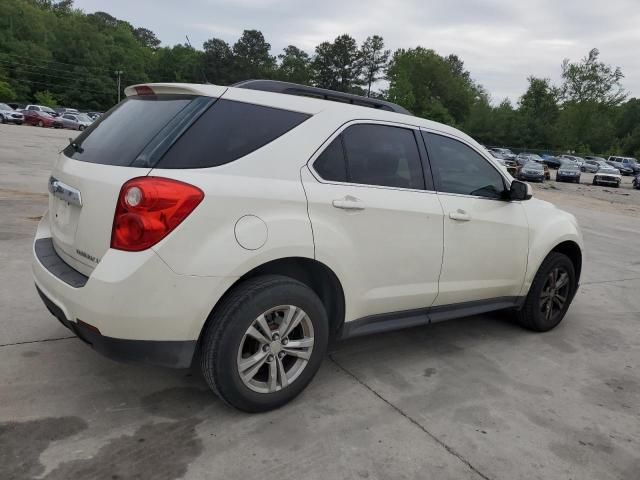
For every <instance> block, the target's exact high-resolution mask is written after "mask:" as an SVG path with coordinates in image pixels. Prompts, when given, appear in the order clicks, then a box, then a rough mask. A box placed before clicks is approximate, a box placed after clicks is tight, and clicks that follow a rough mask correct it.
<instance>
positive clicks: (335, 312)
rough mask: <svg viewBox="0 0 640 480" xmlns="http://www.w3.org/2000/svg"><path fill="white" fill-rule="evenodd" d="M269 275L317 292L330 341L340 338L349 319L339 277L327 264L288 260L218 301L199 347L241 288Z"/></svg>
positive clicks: (262, 268)
mask: <svg viewBox="0 0 640 480" xmlns="http://www.w3.org/2000/svg"><path fill="white" fill-rule="evenodd" d="M265 275H280V276H284V277H289V278H293V279H294V280H297V281H299V282H301V283H303V284H304V285H306V286H308V287H309V288H310V289H311V290H313V291H314V292H315V293H316V295H318V297H319V298H320V300H321V301H322V304H323V305H324V308H325V310H326V312H327V318H328V319H329V329H330V330H329V335H330V337H329V338H330V341H331V340H333V339H334V338H336V337H337V336H338V333H339V331H340V329H341V328H342V325H343V323H344V318H345V298H344V290H343V288H342V284H341V283H340V280H339V279H338V277H337V275H336V274H335V273H334V272H333V270H331V269H330V268H329V267H328V266H326V265H325V264H324V263H322V262H319V261H317V260H314V259H312V258H305V257H286V258H279V259H276V260H271V261H269V262H267V263H264V264H262V265H259V266H257V267H255V268H253V269H252V270H250V271H248V272H247V273H245V274H244V275H242V276H241V277H240V278H239V279H238V280H236V281H235V282H234V283H233V285H231V286H230V287H229V288H228V289H227V290H226V291H225V293H224V294H223V295H222V296H221V297H220V298H219V299H218V301H217V302H216V304H215V305H214V307H213V309H212V310H211V312H210V313H209V315H208V317H207V319H206V321H205V323H204V325H203V327H202V329H201V331H200V336H199V338H198V347H199V346H200V344H201V341H202V337H203V334H204V332H205V331H206V329H207V328H210V327H211V326H213V325H214V324H215V316H216V312H217V310H218V307H219V305H221V304H222V301H223V300H224V299H225V298H226V297H227V296H228V295H230V294H231V293H232V292H233V291H234V290H235V289H236V287H237V286H238V285H240V284H241V283H243V282H245V281H246V280H249V279H251V278H255V277H260V276H265Z"/></svg>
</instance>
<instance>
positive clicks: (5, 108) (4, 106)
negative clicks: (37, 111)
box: [0, 103, 13, 110]
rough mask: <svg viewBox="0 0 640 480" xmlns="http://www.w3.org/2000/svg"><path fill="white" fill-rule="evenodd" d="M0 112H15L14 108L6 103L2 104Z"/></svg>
mask: <svg viewBox="0 0 640 480" xmlns="http://www.w3.org/2000/svg"><path fill="white" fill-rule="evenodd" d="M0 110H13V108H11V107H10V106H9V105H7V104H6V103H0Z"/></svg>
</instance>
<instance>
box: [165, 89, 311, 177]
mask: <svg viewBox="0 0 640 480" xmlns="http://www.w3.org/2000/svg"><path fill="white" fill-rule="evenodd" d="M309 117H310V115H307V114H304V113H298V112H292V111H289V110H281V109H279V108H271V107H264V106H260V105H254V104H251V103H243V102H236V101H232V100H225V99H220V100H218V101H217V102H216V103H214V104H213V105H212V106H211V107H210V108H209V109H208V110H207V111H206V112H205V113H204V114H203V115H202V116H201V117H200V118H199V119H198V120H197V121H196V122H195V123H194V124H193V125H192V126H191V128H189V130H187V131H186V132H185V133H184V135H182V137H180V139H179V140H178V141H177V142H176V143H175V144H174V145H173V146H172V147H171V148H170V149H169V151H168V152H167V153H166V154H165V155H164V157H163V158H162V159H161V160H160V162H159V163H158V164H157V165H156V166H157V167H158V168H205V167H215V166H218V165H224V164H225V163H229V162H232V161H234V160H237V159H238V158H241V157H244V156H245V155H248V154H249V153H251V152H253V151H255V150H257V149H259V148H261V147H263V146H264V145H266V144H267V143H270V142H272V141H273V140H275V139H276V138H278V137H280V136H282V135H284V134H285V133H286V132H288V131H289V130H291V129H292V128H294V127H296V126H298V125H300V124H301V123H302V122H304V121H305V120H306V119H307V118H309Z"/></svg>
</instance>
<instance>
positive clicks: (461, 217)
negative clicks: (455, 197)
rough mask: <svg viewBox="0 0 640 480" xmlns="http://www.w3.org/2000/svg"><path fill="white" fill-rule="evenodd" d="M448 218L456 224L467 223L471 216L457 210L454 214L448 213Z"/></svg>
mask: <svg viewBox="0 0 640 480" xmlns="http://www.w3.org/2000/svg"><path fill="white" fill-rule="evenodd" d="M449 218H450V219H451V220H456V221H458V222H468V221H469V220H471V215H469V214H468V213H467V212H465V211H464V210H462V209H460V208H459V209H458V210H456V211H455V212H449Z"/></svg>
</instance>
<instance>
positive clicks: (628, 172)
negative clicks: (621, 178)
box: [606, 160, 634, 175]
mask: <svg viewBox="0 0 640 480" xmlns="http://www.w3.org/2000/svg"><path fill="white" fill-rule="evenodd" d="M606 163H607V164H608V165H610V166H612V167H613V168H617V169H618V170H619V171H620V173H621V174H622V175H633V173H634V172H633V169H632V168H631V167H629V166H627V165H625V164H624V163H622V162H613V161H611V160H607V162H606Z"/></svg>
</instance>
